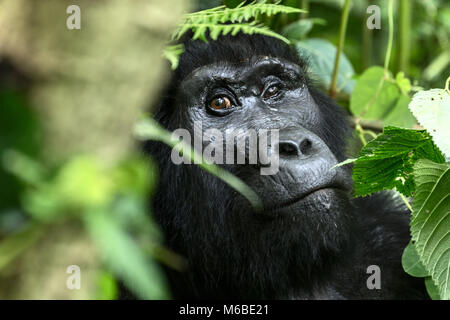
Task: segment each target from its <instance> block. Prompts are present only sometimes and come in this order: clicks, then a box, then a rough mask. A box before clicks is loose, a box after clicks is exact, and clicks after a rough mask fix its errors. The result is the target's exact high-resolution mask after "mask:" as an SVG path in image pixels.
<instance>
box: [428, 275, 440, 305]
mask: <svg viewBox="0 0 450 320" xmlns="http://www.w3.org/2000/svg"><path fill="white" fill-rule="evenodd" d="M425 288H426V289H427V292H428V295H429V296H430V298H431V299H432V300H441V296H440V295H439V288H438V287H437V286H436V285H435V284H434V282H433V279H431V277H426V278H425Z"/></svg>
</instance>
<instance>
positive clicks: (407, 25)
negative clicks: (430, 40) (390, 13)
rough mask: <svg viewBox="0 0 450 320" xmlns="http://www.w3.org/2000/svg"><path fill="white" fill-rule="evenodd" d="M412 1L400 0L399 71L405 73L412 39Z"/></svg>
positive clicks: (407, 67)
mask: <svg viewBox="0 0 450 320" xmlns="http://www.w3.org/2000/svg"><path fill="white" fill-rule="evenodd" d="M411 2H412V1H410V0H400V6H399V10H398V15H399V27H398V36H399V39H398V45H399V46H398V65H397V71H403V72H405V74H407V73H408V70H409V57H410V41H411Z"/></svg>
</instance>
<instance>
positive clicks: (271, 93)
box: [264, 85, 280, 99]
mask: <svg viewBox="0 0 450 320" xmlns="http://www.w3.org/2000/svg"><path fill="white" fill-rule="evenodd" d="M279 92H280V87H279V86H278V85H272V86H270V87H269V88H267V90H266V91H265V92H264V99H269V98H272V97H275V96H276V95H278V93H279Z"/></svg>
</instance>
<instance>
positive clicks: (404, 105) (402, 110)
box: [383, 95, 417, 128]
mask: <svg viewBox="0 0 450 320" xmlns="http://www.w3.org/2000/svg"><path fill="white" fill-rule="evenodd" d="M410 101H411V98H410V97H408V96H405V95H400V96H399V97H398V99H397V102H396V104H395V106H394V107H393V108H392V110H391V111H390V112H389V113H388V114H387V115H386V116H385V118H384V119H383V124H384V125H385V126H397V127H403V128H412V127H413V126H414V125H415V124H416V123H417V120H416V118H415V117H414V116H413V114H412V113H411V112H410V111H409V109H408V104H409V102H410Z"/></svg>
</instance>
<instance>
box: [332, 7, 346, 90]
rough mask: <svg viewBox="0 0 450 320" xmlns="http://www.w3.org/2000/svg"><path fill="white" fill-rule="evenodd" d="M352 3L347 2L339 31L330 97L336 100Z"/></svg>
mask: <svg viewBox="0 0 450 320" xmlns="http://www.w3.org/2000/svg"><path fill="white" fill-rule="evenodd" d="M350 1H351V0H345V4H344V9H343V11H342V17H341V26H340V30H339V43H338V47H337V51H336V57H335V59H334V69H333V75H332V77H331V85H330V97H331V98H334V97H335V96H336V85H337V75H338V70H339V60H340V58H341V52H342V50H343V48H344V41H345V33H346V31H347V22H348V14H349V12H350Z"/></svg>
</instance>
